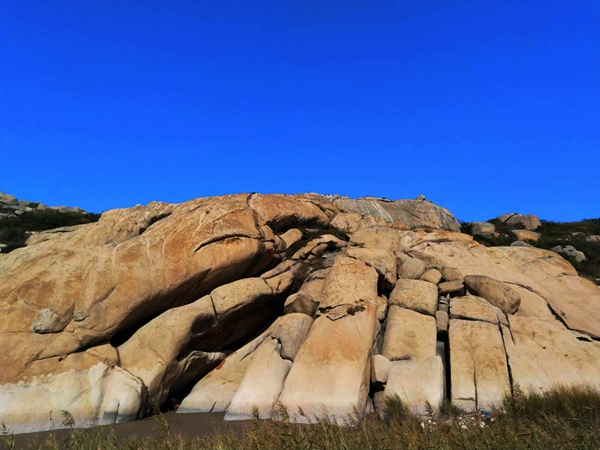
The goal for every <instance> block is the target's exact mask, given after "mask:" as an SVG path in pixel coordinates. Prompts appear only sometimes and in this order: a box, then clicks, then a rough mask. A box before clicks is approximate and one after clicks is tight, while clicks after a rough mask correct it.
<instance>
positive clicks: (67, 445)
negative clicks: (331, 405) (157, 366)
mask: <svg viewBox="0 0 600 450" xmlns="http://www.w3.org/2000/svg"><path fill="white" fill-rule="evenodd" d="M386 406H387V412H388V414H387V418H386V419H385V420H382V419H380V418H379V416H378V415H377V414H375V413H373V414H370V415H369V416H368V417H367V418H366V419H365V420H364V421H362V422H358V421H356V420H355V421H354V423H353V426H340V425H336V424H335V423H332V422H331V421H329V420H327V419H322V420H320V421H319V422H318V423H317V424H314V425H297V424H291V423H290V422H289V420H288V419H287V413H286V411H282V412H281V413H280V414H281V416H280V419H282V420H281V421H270V420H259V419H258V418H257V417H258V411H255V417H254V418H253V420H252V421H251V423H250V424H249V425H248V426H247V427H246V428H245V431H244V433H243V436H242V437H241V438H240V437H239V436H236V435H235V434H234V433H233V432H231V433H229V434H224V435H217V434H216V435H213V436H208V437H204V438H197V439H194V440H191V439H189V438H187V437H185V436H172V435H171V434H170V432H169V425H168V423H167V422H166V421H165V420H164V418H163V417H162V416H160V415H158V416H156V421H157V422H158V425H159V427H160V429H161V430H162V433H161V436H160V437H158V438H156V437H152V438H136V437H130V438H127V439H119V438H117V436H116V434H115V432H114V430H112V429H111V428H110V427H97V428H95V429H94V430H93V431H90V430H73V431H72V432H71V433H70V437H69V438H68V439H66V440H62V441H61V440H58V439H56V438H55V437H54V435H53V434H50V435H49V437H48V438H47V440H46V442H43V443H35V442H30V443H29V444H28V445H27V444H23V443H24V442H25V441H23V440H22V439H17V438H12V437H5V438H0V445H1V444H2V443H3V444H4V448H6V449H12V448H17V447H16V446H15V443H16V442H17V440H18V442H19V443H20V445H19V446H18V448H28V449H41V448H46V449H49V450H58V449H90V450H91V449H104V450H113V449H114V450H117V449H128V450H137V449H150V450H153V449H154V450H159V449H161V450H162V449H165V450H167V449H168V450H175V449H178V450H184V449H185V450H196V449H198V450H199V449H215V450H216V449H220V450H225V449H229V450H245V449H265V450H280V449H298V450H309V449H323V450H334V449H335V450H337V449H356V450H369V449H372V450H375V449H377V450H379V449H440V450H446V449H447V450H449V449H465V450H467V449H478V450H479V449H506V450H508V449H510V450H515V449H517V450H518V449H540V450H542V449H543V450H550V449H600V393H598V390H597V389H593V388H560V387H559V388H556V389H554V390H552V391H550V392H547V393H546V394H544V395H541V394H525V393H524V392H523V391H521V390H520V389H518V388H517V389H515V390H514V392H513V394H511V395H508V396H506V397H505V399H504V401H503V402H502V404H501V405H499V407H498V408H494V409H492V411H490V412H484V413H476V414H467V413H465V412H464V411H462V410H460V409H458V408H456V407H452V406H451V405H446V406H445V407H444V408H442V410H441V411H438V412H432V415H431V416H430V417H429V418H428V419H423V418H419V417H417V416H414V415H413V414H412V413H411V412H410V411H409V409H408V408H407V407H406V406H405V405H404V404H403V403H402V402H401V401H400V400H399V399H398V398H390V399H388V401H387V405H386ZM350 420H353V419H352V418H350ZM0 448H1V447H0Z"/></svg>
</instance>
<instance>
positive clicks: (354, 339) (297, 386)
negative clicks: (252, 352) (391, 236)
mask: <svg viewBox="0 0 600 450" xmlns="http://www.w3.org/2000/svg"><path fill="white" fill-rule="evenodd" d="M377 279H378V274H377V272H376V271H375V269H373V268H371V267H369V266H367V265H366V264H365V263H364V262H362V261H357V260H355V259H352V258H348V257H345V256H339V257H338V258H336V260H335V263H334V265H333V267H332V269H331V272H330V273H329V275H328V276H327V279H326V283H325V287H324V290H323V299H322V301H321V305H320V308H319V311H320V314H321V315H320V316H319V317H318V318H317V319H316V320H315V322H314V324H313V326H312V328H311V330H310V333H309V335H308V337H307V339H306V341H305V342H304V344H303V345H302V347H301V348H300V350H299V352H298V354H297V355H296V359H295V361H294V364H293V366H292V369H291V370H290V372H289V374H288V376H287V379H286V380H285V384H284V388H283V392H282V393H281V396H280V397H279V400H280V402H281V403H282V405H283V406H284V407H286V408H287V410H288V412H289V415H290V420H291V421H293V422H313V421H315V420H316V419H317V418H318V417H323V416H329V417H330V418H331V419H332V420H334V421H336V422H339V423H344V422H346V420H347V419H348V416H349V415H353V414H354V411H355V410H356V411H358V412H359V414H364V411H365V407H366V401H367V395H368V391H369V379H370V373H371V351H372V347H373V341H374V339H375V333H376V331H377V325H378V321H377V312H376V301H377V300H376V299H377ZM300 409H301V410H302V412H303V413H301V412H300Z"/></svg>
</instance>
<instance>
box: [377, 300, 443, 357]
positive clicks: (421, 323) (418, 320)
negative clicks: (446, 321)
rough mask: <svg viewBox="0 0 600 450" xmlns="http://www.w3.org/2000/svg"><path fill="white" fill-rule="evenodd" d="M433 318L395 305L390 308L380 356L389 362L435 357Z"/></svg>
mask: <svg viewBox="0 0 600 450" xmlns="http://www.w3.org/2000/svg"><path fill="white" fill-rule="evenodd" d="M436 335H437V327H436V321H435V318H434V317H432V316H429V315H425V314H420V313H418V312H416V311H412V310H410V309H406V308H401V307H399V306H397V305H392V306H390V309H389V312H388V317H387V324H386V328H385V335H384V338H383V348H382V350H381V354H382V355H383V356H385V357H386V358H387V359H389V360H390V361H397V360H422V359H427V358H430V357H432V356H435V352H436Z"/></svg>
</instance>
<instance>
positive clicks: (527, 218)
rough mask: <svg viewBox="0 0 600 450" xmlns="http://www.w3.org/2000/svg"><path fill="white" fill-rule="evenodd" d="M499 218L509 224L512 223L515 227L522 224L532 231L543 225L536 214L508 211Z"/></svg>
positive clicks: (498, 218)
mask: <svg viewBox="0 0 600 450" xmlns="http://www.w3.org/2000/svg"><path fill="white" fill-rule="evenodd" d="M497 220H499V221H500V222H502V223H505V224H507V225H512V226H515V227H517V226H520V227H523V228H525V229H526V230H531V231H533V230H536V229H537V228H539V227H540V226H541V225H542V222H540V219H538V218H537V216H535V215H534V214H528V215H524V214H518V213H508V214H503V215H501V216H498V217H497Z"/></svg>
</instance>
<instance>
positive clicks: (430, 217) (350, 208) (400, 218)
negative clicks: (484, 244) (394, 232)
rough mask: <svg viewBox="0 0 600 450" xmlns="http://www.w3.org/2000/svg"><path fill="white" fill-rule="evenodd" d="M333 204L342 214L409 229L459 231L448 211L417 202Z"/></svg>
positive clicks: (346, 201)
mask: <svg viewBox="0 0 600 450" xmlns="http://www.w3.org/2000/svg"><path fill="white" fill-rule="evenodd" d="M333 204H334V205H335V206H336V207H337V208H338V209H339V210H340V211H342V212H344V213H358V214H363V215H367V216H372V217H381V218H383V219H384V220H385V221H386V222H388V223H401V224H406V225H408V226H409V227H410V228H436V229H442V230H449V231H460V223H459V222H458V220H456V218H455V217H454V216H453V215H452V213H451V212H450V211H448V210H447V209H445V208H442V207H441V206H437V205H434V204H433V203H429V202H425V201H419V200H396V201H386V200H379V199H358V200H353V199H339V200H335V201H334V202H333Z"/></svg>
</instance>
